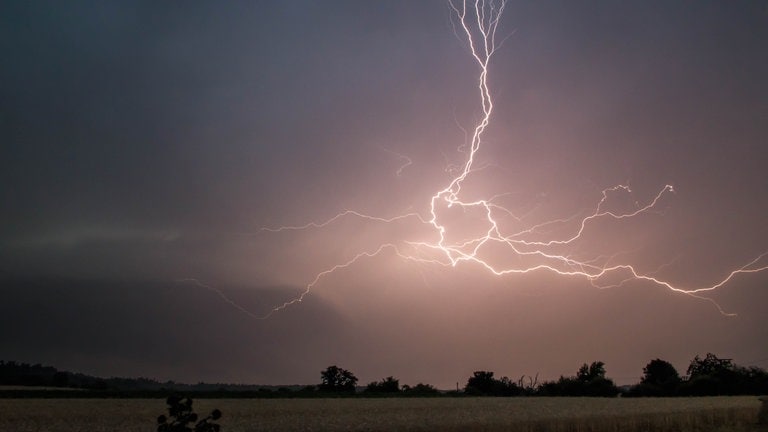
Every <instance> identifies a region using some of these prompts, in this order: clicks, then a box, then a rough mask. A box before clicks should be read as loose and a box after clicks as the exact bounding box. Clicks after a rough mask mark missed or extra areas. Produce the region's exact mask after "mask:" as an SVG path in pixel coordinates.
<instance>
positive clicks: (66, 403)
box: [0, 396, 763, 432]
mask: <svg viewBox="0 0 768 432" xmlns="http://www.w3.org/2000/svg"><path fill="white" fill-rule="evenodd" d="M193 407H194V410H195V412H197V413H198V414H199V415H200V416H201V417H202V416H205V415H207V414H208V413H209V412H210V411H211V410H212V409H213V408H218V409H220V410H221V411H222V412H223V417H222V418H221V420H219V423H220V424H221V429H222V432H246V431H254V432H256V431H288V432H290V431H569V432H570V431H574V432H575V431H730V430H734V431H759V430H763V429H759V428H757V427H756V426H754V423H755V422H756V419H757V412H758V410H759V407H760V402H758V400H757V398H756V397H753V396H746V397H708V398H670V399H666V398H642V399H626V398H625V399H621V398H615V399H601V398H423V399H421V398H392V399H208V400H205V399H200V400H195V401H194V405H193ZM160 414H167V412H166V405H165V401H164V400H161V399H0V431H14V432H38V431H52V432H55V431H62V432H69V431H89V432H101V431H136V432H139V431H142V432H146V431H154V430H155V428H156V426H155V421H156V418H157V416H158V415H160Z"/></svg>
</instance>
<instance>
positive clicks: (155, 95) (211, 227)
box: [0, 1, 768, 388]
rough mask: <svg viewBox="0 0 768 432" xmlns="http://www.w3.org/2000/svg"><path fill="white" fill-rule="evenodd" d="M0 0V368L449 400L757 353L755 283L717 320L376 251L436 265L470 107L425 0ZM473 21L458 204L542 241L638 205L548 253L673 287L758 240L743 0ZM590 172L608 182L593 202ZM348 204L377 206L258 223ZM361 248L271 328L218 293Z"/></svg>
mask: <svg viewBox="0 0 768 432" xmlns="http://www.w3.org/2000/svg"><path fill="white" fill-rule="evenodd" d="M457 6H460V5H457ZM2 9H3V13H2V14H0V17H2V18H0V20H1V21H2V23H1V24H0V36H2V38H1V39H2V40H3V41H4V42H2V43H3V47H4V49H5V52H6V53H8V54H7V57H8V59H9V61H8V62H7V66H6V67H4V68H3V69H2V71H0V78H2V79H0V91H2V95H3V97H2V98H0V107H1V111H0V112H2V113H4V115H2V116H0V118H1V120H0V122H1V123H0V124H2V127H0V134H2V136H0V140H1V141H2V142H3V143H5V144H4V145H3V146H2V148H0V156H1V157H0V180H1V182H0V184H2V185H3V186H2V187H0V193H2V201H1V202H2V203H3V209H2V211H1V212H0V214H1V215H2V216H0V217H1V218H2V222H3V223H1V224H0V239H1V240H0V282H1V283H2V285H1V286H2V288H0V289H1V290H2V293H3V295H4V297H5V298H6V299H8V301H7V302H3V304H2V305H0V316H2V318H0V323H1V324H2V325H3V326H5V328H14V329H17V330H16V331H14V332H7V333H5V334H3V335H1V336H0V344H2V346H3V347H4V351H5V354H4V355H5V356H8V357H9V359H15V360H19V361H29V362H33V363H37V362H41V363H47V364H54V365H55V366H57V367H59V368H61V369H71V370H77V371H83V372H87V373H93V374H101V375H105V376H121V375H125V376H152V377H157V378H159V379H174V380H179V381H194V382H196V381H199V380H205V381H231V382H256V383H263V384H287V383H315V382H317V380H318V376H319V371H320V370H322V369H323V368H324V367H326V366H328V365H329V364H334V363H336V364H339V365H341V366H344V367H346V368H348V369H350V370H352V371H354V372H355V374H356V375H357V376H358V377H360V379H361V381H364V382H367V381H370V380H375V379H380V378H381V377H382V376H389V375H394V376H397V377H398V378H399V379H400V381H401V382H403V383H411V384H415V383H416V382H429V383H433V384H434V385H437V386H438V387H441V388H453V387H455V383H456V382H457V381H461V382H463V381H464V380H465V379H466V377H467V376H468V375H469V374H471V372H472V371H474V370H480V369H485V370H494V371H497V373H498V374H500V375H509V376H518V375H522V374H527V375H535V374H536V373H539V374H540V376H541V377H542V378H543V379H551V378H556V377H558V376H559V375H561V374H564V375H568V374H572V373H574V372H575V369H576V368H577V367H578V365H580V364H581V363H583V362H588V361H592V360H602V361H604V362H605V363H606V365H607V369H608V375H609V376H610V377H614V378H615V379H616V381H617V382H618V383H624V382H635V381H637V377H639V376H640V374H641V373H642V367H643V365H644V364H645V363H646V362H647V361H648V360H650V359H652V358H657V357H661V358H665V359H668V360H669V361H671V362H672V363H674V364H675V365H676V366H677V367H678V368H683V369H684V367H685V365H686V362H687V361H688V360H689V359H690V358H692V357H693V356H694V355H695V354H701V353H705V352H716V353H718V355H721V356H723V357H727V358H733V359H734V360H735V361H736V362H737V363H739V364H745V365H749V364H751V363H750V362H752V361H755V360H757V359H765V358H766V357H768V352H766V351H765V348H764V347H763V346H762V344H759V343H756V341H761V340H765V339H766V337H768V330H766V328H765V326H763V325H761V320H762V319H763V317H764V315H765V313H766V309H765V305H766V304H768V301H767V300H768V294H766V290H765V282H766V273H765V272H762V273H749V274H738V275H735V276H734V277H733V278H732V280H730V281H729V282H728V283H727V284H726V285H724V286H722V287H720V288H718V289H717V290H714V291H711V292H708V293H706V296H707V297H711V298H712V299H714V300H715V301H716V302H717V304H719V305H720V306H721V307H722V309H723V310H724V311H726V312H734V313H736V314H738V316H736V317H724V316H723V315H721V314H720V313H719V311H718V308H717V307H715V306H714V305H713V303H711V302H708V301H702V300H699V299H696V298H692V297H690V296H687V295H682V294H679V293H675V292H672V291H670V290H669V289H667V288H666V287H664V286H659V285H658V284H653V283H649V282H648V281H643V280H640V281H637V280H635V281H626V278H627V273H626V272H623V273H622V272H619V273H617V274H615V275H611V276H609V277H608V278H607V279H603V280H596V281H590V280H589V279H586V278H584V277H578V276H562V275H558V274H556V273H553V272H551V271H534V272H530V273H526V274H510V275H505V276H501V277H499V276H495V275H493V274H492V273H490V272H488V271H487V270H486V269H484V268H482V267H481V266H480V265H478V264H477V263H473V262H471V260H470V262H459V263H458V264H457V265H456V266H455V267H452V266H444V265H440V264H431V263H425V262H417V261H414V260H412V259H403V256H405V257H409V258H414V257H418V258H419V259H422V260H423V259H428V260H434V259H438V260H440V262H441V263H442V264H445V263H446V255H444V254H442V255H441V254H440V251H435V250H434V248H432V250H430V248H429V247H424V244H423V243H426V244H431V245H435V244H436V242H438V241H439V238H437V237H436V236H435V230H434V229H433V228H434V226H430V225H429V224H428V223H427V224H425V223H423V221H426V222H429V220H430V218H431V217H432V215H431V214H430V207H429V206H430V199H431V197H432V196H434V194H435V193H437V192H439V191H440V190H442V188H445V187H446V186H448V185H450V184H451V182H452V180H453V179H455V178H456V176H457V175H459V174H460V173H461V170H462V169H463V168H464V167H465V163H466V161H467V158H468V156H469V155H470V151H471V147H472V146H471V145H472V143H473V141H472V136H473V132H474V129H475V127H476V125H477V124H478V122H480V121H482V119H483V114H484V112H483V104H482V99H481V97H480V92H479V91H478V77H479V73H480V72H481V70H480V69H481V68H479V67H478V63H477V62H476V61H475V59H473V57H472V54H471V47H470V46H469V44H468V43H467V39H466V37H465V36H466V35H464V34H462V28H461V27H460V21H459V20H458V19H457V15H456V11H455V10H454V9H452V8H451V7H450V5H449V4H447V3H446V2H443V1H435V2H419V3H417V4H414V3H412V2H405V1H404V2H394V3H393V2H381V3H378V2H327V3H322V4H317V3H312V2H306V3H302V2H299V3H295V2H293V3H291V4H277V3H264V4H262V3H259V4H247V5H242V4H216V5H209V4H205V3H202V2H199V3H196V2H193V3H189V4H185V7H184V9H183V10H179V9H177V8H176V7H174V6H173V5H160V6H158V5H145V4H141V3H138V4H121V5H114V4H113V5H109V4H99V5H96V6H94V5H85V4H78V3H68V4H48V5H34V4H28V3H23V2H16V3H13V4H9V5H5V6H3V7H2ZM276 35H279V36H276ZM457 36H458V37H457ZM496 36H497V38H496V51H495V52H494V54H493V56H492V58H491V59H490V62H489V63H488V75H487V77H488V81H487V84H488V89H489V94H490V96H491V97H492V99H493V112H492V114H491V116H490V118H489V123H488V126H487V128H486V129H485V130H484V132H483V134H482V144H481V147H480V149H479V150H478V151H477V152H476V154H475V155H474V157H475V159H474V162H473V165H472V171H471V172H470V173H469V174H468V175H467V177H466V180H465V181H463V182H462V183H461V192H460V193H459V194H458V199H460V200H461V201H462V202H465V203H469V202H477V200H491V199H492V200H491V201H485V202H486V205H487V203H489V202H490V203H492V204H493V206H492V208H493V211H494V212H495V213H494V218H495V219H494V220H496V221H498V222H499V226H500V227H502V229H503V230H505V231H504V233H502V236H507V235H510V233H518V232H521V231H524V230H526V229H528V228H530V227H536V226H538V225H539V224H541V223H542V222H545V221H552V220H561V219H562V220H564V222H561V223H556V224H549V225H545V226H540V227H538V228H537V229H536V230H534V231H533V232H530V233H528V234H526V237H525V238H526V240H533V241H536V242H546V241H547V239H553V238H558V239H568V238H570V237H571V236H572V234H573V233H575V232H576V231H578V228H579V224H578V221H580V220H583V219H584V218H585V217H588V216H589V215H590V214H592V213H593V212H595V211H596V209H598V210H604V211H609V212H612V213H613V214H626V213H632V212H634V211H635V210H637V209H638V208H642V207H643V206H645V205H647V204H648V203H650V202H652V201H653V200H654V199H655V198H656V197H657V196H658V197H659V198H658V201H657V202H655V205H654V206H653V208H651V209H649V211H644V212H642V213H641V214H638V215H636V216H633V217H631V218H622V219H617V218H613V217H601V218H595V219H594V220H590V221H589V222H588V223H586V224H585V225H584V228H583V232H582V235H581V236H580V237H579V238H578V239H576V240H574V241H573V242H569V243H568V244H564V245H559V246H558V245H552V246H551V247H550V248H548V249H547V251H548V253H549V252H551V253H555V254H557V255H558V256H565V257H568V259H572V260H574V261H573V262H571V261H568V262H565V263H564V262H563V261H560V262H559V265H560V267H558V268H562V269H571V270H573V269H576V270H584V267H579V265H581V266H584V265H589V264H594V263H599V264H598V265H599V266H605V265H608V266H610V265H621V264H627V263H629V264H632V265H634V266H635V268H636V269H637V271H638V272H639V273H642V274H644V275H648V276H651V277H655V278H658V279H660V280H664V281H668V282H670V283H671V284H674V285H675V286H680V287H682V288H684V289H696V288H700V287H707V286H711V285H712V284H715V283H717V282H719V281H721V280H723V279H725V278H726V277H727V276H728V275H729V274H730V272H731V271H733V270H736V269H738V268H740V267H741V266H744V265H745V264H748V263H750V262H751V261H752V260H754V259H755V258H758V257H759V256H760V255H761V254H762V253H764V252H765V251H766V249H768V228H766V225H765V223H764V222H765V214H766V213H768V200H766V194H765V191H764V183H765V182H764V161H765V160H766V159H767V156H768V155H766V153H765V152H766V150H765V148H764V147H765V146H764V145H763V141H764V137H765V136H766V134H767V133H768V121H766V120H768V118H767V117H768V102H767V101H768V83H766V81H765V80H764V79H762V77H764V76H766V75H768V53H766V51H765V49H764V47H765V46H766V43H768V9H766V7H765V5H760V4H757V3H746V2H745V3H732V2H715V3H708V4H702V5H693V6H691V5H688V6H683V5H669V4H667V3H666V2H650V3H649V2H642V3H641V2H638V3H636V4H628V3H622V4H615V3H611V2H602V1H594V2H587V3H583V2H582V3H580V4H578V5H577V4H573V3H571V2H557V1H553V2H545V3H541V2H537V3H533V2H513V1H509V2H507V3H506V6H505V9H504V13H503V15H502V16H501V18H500V20H499V22H498V29H497V31H496ZM502 41H503V43H502ZM406 162H409V163H406ZM615 185H627V186H628V187H629V189H630V190H631V193H630V192H626V191H622V190H614V191H608V192H607V193H606V194H607V195H606V196H607V198H606V199H605V201H604V203H601V199H603V197H604V196H603V195H602V193H603V191H604V190H606V189H609V188H611V187H613V186H615ZM666 185H671V186H672V187H673V188H674V193H666V192H665V193H662V194H661V195H660V196H659V191H663V190H665V186H666ZM449 192H450V191H449ZM598 205H600V207H597V206H598ZM497 206H498V207H497ZM501 207H503V208H504V209H505V210H502V209H501ZM487 208H488V207H486V206H485V205H480V206H473V207H466V206H462V205H456V204H455V203H454V205H453V206H452V207H451V208H450V214H449V213H447V212H446V213H445V215H444V217H445V219H440V221H443V220H445V222H446V224H448V223H452V224H455V225H456V226H459V225H461V227H462V228H463V231H462V232H459V233H456V232H455V231H454V233H455V237H450V238H448V237H446V239H447V241H448V242H449V243H450V244H458V243H461V242H463V241H465V240H464V239H465V238H472V237H476V236H477V233H478V232H479V233H485V232H487V231H486V230H487V225H486V224H485V223H476V221H477V220H478V219H477V216H478V214H477V213H480V215H479V216H480V217H482V216H483V214H482V213H483V211H485V210H486V209H487ZM478 210H480V211H479V212H478ZM507 210H508V211H507ZM345 211H354V212H357V213H358V214H363V215H370V216H375V217H377V218H381V219H384V220H371V219H366V218H360V217H359V216H358V215H356V214H353V213H348V214H345V215H343V216H341V217H340V218H338V219H337V220H334V221H333V222H332V223H330V224H328V225H326V226H322V227H311V226H310V227H308V228H307V229H305V230H287V231H280V232H269V231H263V230H261V228H263V227H280V226H303V225H304V224H306V223H310V222H315V223H317V224H320V223H323V222H325V221H329V220H331V219H332V218H333V217H334V216H336V215H337V214H340V213H344V212H345ZM407 214H417V215H418V216H409V217H406V218H402V219H394V220H393V219H392V218H395V217H397V216H399V215H407ZM441 217H443V215H442V214H441ZM420 219H421V220H420ZM468 219H469V220H471V221H472V220H473V221H475V222H474V225H473V222H470V223H469V224H467V220H468ZM422 220H423V221H422ZM481 221H482V219H481ZM441 223H442V222H441ZM467 225H468V226H467ZM446 226H447V225H446ZM420 243H422V244H420ZM491 243H493V244H491ZM384 244H392V245H395V246H396V248H394V247H389V246H387V247H385V248H383V249H382V250H381V252H380V253H379V254H377V255H376V256H375V257H369V256H362V257H361V258H360V259H358V260H357V261H355V262H354V263H353V265H351V266H349V267H345V268H341V269H339V271H335V272H333V273H331V274H327V275H325V276H323V277H321V278H320V279H318V282H317V284H315V285H314V286H312V290H311V293H310V294H309V295H308V296H306V297H304V299H303V301H302V302H300V303H296V304H293V305H291V306H290V307H288V308H286V309H284V310H281V311H280V312H279V313H276V314H273V315H272V316H271V317H270V318H269V319H268V320H254V319H253V317H252V316H249V315H248V314H246V313H243V311H242V310H239V309H238V308H236V307H234V306H233V304H232V303H235V304H237V305H239V307H241V308H243V309H245V310H247V311H251V312H252V313H253V314H255V315H257V316H260V315H263V314H266V313H268V312H269V310H270V309H271V308H273V307H274V306H276V305H280V304H282V303H283V302H285V301H290V300H291V299H293V298H296V296H297V295H298V294H299V293H301V292H302V291H304V290H305V288H306V286H307V284H308V283H311V282H312V281H313V280H314V278H315V277H316V276H317V275H318V274H319V273H321V272H323V271H325V270H328V269H331V268H333V267H334V266H336V265H339V264H344V263H347V262H350V260H352V259H353V258H354V257H356V256H358V254H360V253H368V254H371V253H373V252H375V251H377V250H379V249H378V248H379V247H380V246H381V245H384ZM464 246H465V247H461V248H459V249H460V250H461V251H466V250H467V249H471V248H472V245H471V244H464ZM518 246H519V245H518ZM534 249H535V248H534ZM526 250H528V249H526ZM435 252H437V253H435ZM482 253H483V259H484V260H486V261H487V262H490V263H493V264H494V266H499V267H498V268H501V267H503V266H513V267H515V268H524V267H527V266H531V265H535V263H536V260H537V259H538V257H537V256H530V255H525V254H520V253H515V252H514V251H512V252H510V249H509V247H506V246H505V245H504V244H501V242H489V244H488V245H487V247H484V249H483V252H482ZM401 255H402V256H401ZM576 263H578V265H577V264H576ZM765 265H766V260H765V258H763V259H762V260H761V261H758V262H756V263H755V267H750V268H760V267H761V266H765ZM189 278H194V279H196V280H198V281H200V282H201V284H197V283H190V282H189V281H187V282H184V281H182V280H183V279H189ZM592 282H594V283H592ZM617 284H620V285H621V286H618V287H615V288H607V289H606V288H605V287H607V286H612V285H617ZM206 286H208V287H214V288H215V290H213V289H206V288H205V287H206ZM41 316H44V317H45V320H40V319H39V317H41ZM404 335H407V337H405V336H404ZM116 341H119V343H118V342H116ZM201 345H205V346H209V347H210V348H211V350H210V351H207V350H201V349H200V346H201ZM222 353H226V355H222ZM758 366H765V364H762V365H761V364H758Z"/></svg>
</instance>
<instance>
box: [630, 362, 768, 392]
mask: <svg viewBox="0 0 768 432" xmlns="http://www.w3.org/2000/svg"><path fill="white" fill-rule="evenodd" d="M686 372H687V375H686V376H685V377H682V378H681V377H680V376H679V374H678V373H677V370H675V367H674V366H672V365H671V364H670V363H669V362H666V361H664V360H661V359H655V360H651V362H650V363H648V364H647V365H646V366H645V368H643V378H642V380H641V381H640V384H637V385H635V386H633V387H632V388H631V389H630V391H629V392H628V394H627V395H628V396H721V395H722V396H731V395H758V394H766V393H768V372H766V371H765V369H761V368H758V367H754V366H753V367H742V366H738V365H736V364H734V363H733V361H732V360H730V359H721V358H718V357H717V356H716V355H714V354H712V353H707V355H706V356H704V357H703V358H702V357H700V356H696V357H694V359H693V360H691V363H690V365H689V366H688V370H687V371H686Z"/></svg>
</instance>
